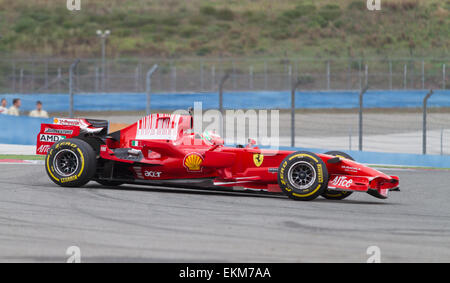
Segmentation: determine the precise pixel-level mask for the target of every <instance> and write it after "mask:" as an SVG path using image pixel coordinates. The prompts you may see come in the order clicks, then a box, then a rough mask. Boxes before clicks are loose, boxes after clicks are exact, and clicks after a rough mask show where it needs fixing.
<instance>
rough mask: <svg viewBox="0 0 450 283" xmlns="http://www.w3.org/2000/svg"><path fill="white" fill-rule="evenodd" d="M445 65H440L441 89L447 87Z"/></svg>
mask: <svg viewBox="0 0 450 283" xmlns="http://www.w3.org/2000/svg"><path fill="white" fill-rule="evenodd" d="M445 73H446V66H445V64H444V65H442V89H447V82H446V77H445V76H446V74H445Z"/></svg>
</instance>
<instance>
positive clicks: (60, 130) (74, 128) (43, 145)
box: [36, 118, 109, 155]
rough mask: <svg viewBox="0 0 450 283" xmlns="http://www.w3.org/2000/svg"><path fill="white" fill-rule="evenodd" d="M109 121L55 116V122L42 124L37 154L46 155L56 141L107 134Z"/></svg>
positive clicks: (37, 143)
mask: <svg viewBox="0 0 450 283" xmlns="http://www.w3.org/2000/svg"><path fill="white" fill-rule="evenodd" d="M108 127H109V123H108V121H106V120H95V119H66V118H54V119H53V124H41V130H40V132H39V134H38V135H37V142H36V154H38V155H46V154H47V152H48V150H49V149H50V147H52V145H53V144H54V143H56V142H59V141H61V140H64V139H69V138H73V137H78V136H105V135H106V134H107V133H108Z"/></svg>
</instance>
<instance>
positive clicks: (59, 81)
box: [57, 67, 62, 92]
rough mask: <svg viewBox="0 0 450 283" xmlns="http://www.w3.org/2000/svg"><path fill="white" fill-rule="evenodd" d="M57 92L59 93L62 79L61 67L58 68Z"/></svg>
mask: <svg viewBox="0 0 450 283" xmlns="http://www.w3.org/2000/svg"><path fill="white" fill-rule="evenodd" d="M57 78H58V92H61V79H62V71H61V67H59V68H58V75H57Z"/></svg>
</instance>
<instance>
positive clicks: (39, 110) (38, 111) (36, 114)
mask: <svg viewBox="0 0 450 283" xmlns="http://www.w3.org/2000/svg"><path fill="white" fill-rule="evenodd" d="M30 117H35V118H48V113H47V111H45V110H44V109H42V102H40V101H37V102H36V109H35V110H33V111H31V112H30Z"/></svg>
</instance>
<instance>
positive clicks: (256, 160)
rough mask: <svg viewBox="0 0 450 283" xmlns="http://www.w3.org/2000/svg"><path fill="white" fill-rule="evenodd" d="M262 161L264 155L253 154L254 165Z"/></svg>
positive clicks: (258, 164)
mask: <svg viewBox="0 0 450 283" xmlns="http://www.w3.org/2000/svg"><path fill="white" fill-rule="evenodd" d="M263 161H264V155H262V154H261V153H255V154H253V162H254V163H255V165H256V167H259V166H261V164H262V163H263Z"/></svg>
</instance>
